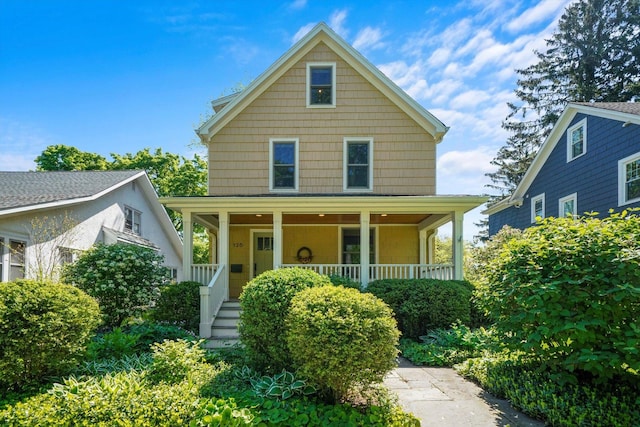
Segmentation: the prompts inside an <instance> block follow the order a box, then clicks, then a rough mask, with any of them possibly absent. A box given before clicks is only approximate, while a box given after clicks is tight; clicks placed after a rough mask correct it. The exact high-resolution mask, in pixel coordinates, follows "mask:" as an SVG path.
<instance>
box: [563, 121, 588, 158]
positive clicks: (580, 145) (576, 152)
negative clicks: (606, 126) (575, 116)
mask: <svg viewBox="0 0 640 427" xmlns="http://www.w3.org/2000/svg"><path fill="white" fill-rule="evenodd" d="M586 152H587V119H582V120H580V121H579V122H578V123H576V124H575V125H573V126H571V127H570V128H569V129H568V130H567V162H570V161H571V160H573V159H575V158H577V157H580V156H582V155H583V154H584V153H586Z"/></svg>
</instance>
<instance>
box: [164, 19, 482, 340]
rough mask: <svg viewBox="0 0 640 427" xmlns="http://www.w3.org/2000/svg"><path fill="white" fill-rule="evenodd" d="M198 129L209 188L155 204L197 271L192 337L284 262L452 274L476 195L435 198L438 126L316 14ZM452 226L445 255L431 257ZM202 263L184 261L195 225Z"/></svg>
mask: <svg viewBox="0 0 640 427" xmlns="http://www.w3.org/2000/svg"><path fill="white" fill-rule="evenodd" d="M213 109H214V111H215V113H214V114H213V115H212V116H211V118H210V119H209V120H207V121H206V122H205V123H204V124H203V125H202V126H201V127H200V128H199V129H197V133H198V135H199V137H200V138H201V140H202V142H203V143H204V144H206V145H207V146H208V156H209V195H208V196H202V197H168V198H163V199H161V202H162V203H163V204H164V205H165V206H167V207H169V208H171V209H173V210H176V211H179V212H181V213H182V214H183V218H184V257H183V259H184V266H183V267H184V270H183V271H184V275H185V278H186V279H192V280H197V281H200V282H201V283H202V284H203V288H201V305H202V307H201V324H200V334H201V336H203V337H209V336H211V325H212V322H213V320H214V318H215V317H216V314H217V312H218V310H219V308H220V306H221V305H222V303H223V302H224V301H226V300H228V299H233V298H237V297H238V296H239V295H240V293H241V292H242V287H243V286H244V285H245V284H246V283H247V282H248V281H249V280H251V278H253V277H255V276H256V275H258V274H260V273H261V272H263V271H266V270H270V269H274V268H286V267H292V266H299V267H306V268H311V269H313V270H315V271H317V272H319V273H323V274H337V275H341V276H348V277H350V278H352V279H354V280H356V281H359V282H361V283H362V284H363V285H365V286H366V284H367V283H368V282H370V281H372V280H375V279H381V278H421V277H434V278H442V279H461V278H462V247H463V242H462V224H463V216H464V213H465V212H467V211H469V210H471V209H473V208H475V207H477V206H479V205H480V204H482V203H483V202H484V201H485V198H484V197H480V196H470V195H437V194H436V146H437V144H438V143H440V142H441V141H442V138H443V137H444V135H445V134H446V132H447V130H448V128H447V127H446V126H445V125H444V124H443V123H442V122H440V120H438V119H437V118H436V117H434V116H433V115H432V114H431V113H429V112H428V111H427V110H426V109H424V108H423V107H422V106H420V105H419V104H418V103H417V102H416V101H415V100H413V99H412V98H411V97H409V96H408V95H407V94H406V93H405V92H404V91H402V89H400V88H399V87H398V86H397V85H396V84H394V83H393V82H392V81H391V80H390V79H389V78H388V77H386V76H385V75H384V74H383V73H382V72H380V71H379V70H378V69H377V68H376V67H375V66H373V65H372V64H371V63H370V62H369V61H367V59H365V58H364V57H363V56H362V55H361V54H360V53H359V52H357V51H356V50H355V49H354V48H353V47H351V46H350V45H349V44H347V43H346V42H345V41H344V40H343V39H342V38H341V37H340V36H338V35H337V34H336V33H335V32H334V31H332V30H331V29H330V28H329V27H328V26H327V25H326V24H324V23H320V24H318V25H317V26H316V27H315V28H314V29H313V30H311V31H310V32H309V33H308V34H307V35H306V36H305V37H303V38H302V39H301V40H299V41H298V42H297V43H296V44H295V45H293V46H292V47H291V49H289V51H287V52H286V53H285V54H284V55H283V56H282V57H280V58H279V59H278V60H277V61H276V62H275V63H274V64H273V65H272V66H271V67H269V68H268V69H267V70H266V71H265V72H264V73H263V74H261V75H260V76H259V77H258V78H257V79H256V80H254V81H253V82H252V83H251V84H250V85H249V86H248V87H246V88H245V89H244V90H243V91H242V92H239V93H237V94H233V95H230V96H226V97H223V98H220V99H218V100H215V101H213ZM448 222H451V223H452V224H453V226H452V234H453V239H452V241H453V263H452V264H444V265H435V264H433V263H432V260H433V242H434V239H433V237H434V235H435V232H436V229H437V228H438V227H439V226H441V225H443V224H445V223H448ZM194 223H198V224H202V225H204V226H205V227H206V228H207V229H208V230H209V232H210V235H211V237H212V254H213V259H212V264H208V265H193V263H192V261H191V260H192V256H191V253H192V239H193V236H192V234H193V224H194Z"/></svg>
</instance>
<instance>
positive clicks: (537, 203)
mask: <svg viewBox="0 0 640 427" xmlns="http://www.w3.org/2000/svg"><path fill="white" fill-rule="evenodd" d="M536 217H540V218H544V193H542V194H538V195H537V196H535V197H532V198H531V222H536Z"/></svg>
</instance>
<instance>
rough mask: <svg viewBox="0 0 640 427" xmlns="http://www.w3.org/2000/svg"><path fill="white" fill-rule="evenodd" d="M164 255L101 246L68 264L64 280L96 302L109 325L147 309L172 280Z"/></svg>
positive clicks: (136, 248) (129, 247) (120, 246)
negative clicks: (169, 277) (165, 264)
mask: <svg viewBox="0 0 640 427" xmlns="http://www.w3.org/2000/svg"><path fill="white" fill-rule="evenodd" d="M163 259H164V258H163V256H162V255H159V254H157V253H156V252H155V251H153V250H151V249H147V248H143V247H140V246H135V245H127V244H122V243H117V244H114V245H104V244H97V245H95V246H93V247H92V248H91V249H89V250H88V251H86V252H84V253H83V254H82V255H80V257H79V258H78V260H77V261H76V262H74V263H73V264H67V265H66V266H65V268H64V271H63V279H64V281H65V282H67V283H73V284H74V285H76V286H77V287H79V288H80V289H82V290H83V291H85V292H86V293H88V294H89V295H91V296H92V297H94V298H95V299H96V300H98V304H100V309H101V310H102V314H103V315H104V322H105V324H106V325H107V326H118V325H120V324H121V323H122V321H123V320H124V319H126V318H127V317H131V316H137V315H140V314H141V313H142V311H144V310H146V309H147V308H148V307H149V305H150V304H151V301H152V300H154V299H155V298H156V297H157V295H158V287H159V286H160V285H162V284H164V283H166V281H167V280H168V275H167V269H166V268H165V267H163V266H162V261H163Z"/></svg>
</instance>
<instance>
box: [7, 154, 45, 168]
mask: <svg viewBox="0 0 640 427" xmlns="http://www.w3.org/2000/svg"><path fill="white" fill-rule="evenodd" d="M33 159H34V157H32V156H30V155H24V154H6V153H3V154H0V171H29V170H35V169H36V164H35V162H34V161H33Z"/></svg>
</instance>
